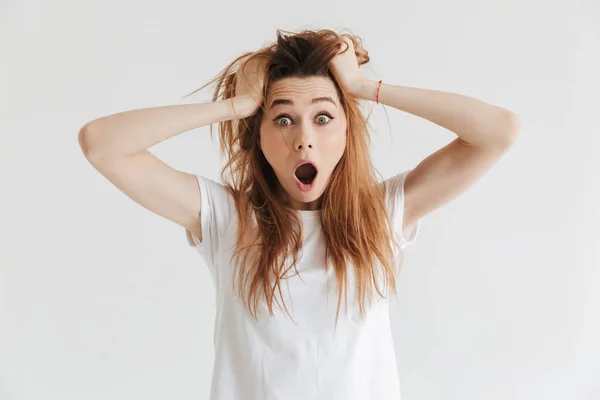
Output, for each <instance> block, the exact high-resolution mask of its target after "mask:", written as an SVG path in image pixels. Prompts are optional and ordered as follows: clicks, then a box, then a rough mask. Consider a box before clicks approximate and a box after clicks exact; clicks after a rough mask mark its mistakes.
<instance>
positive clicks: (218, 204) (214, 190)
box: [186, 175, 235, 284]
mask: <svg viewBox="0 0 600 400" xmlns="http://www.w3.org/2000/svg"><path fill="white" fill-rule="evenodd" d="M196 179H197V180H198V187H199V189H200V201H201V207H202V208H201V210H200V226H201V231H202V241H200V240H199V239H198V238H197V237H196V235H194V234H193V233H192V232H190V231H188V230H187V229H186V235H187V239H188V243H189V244H190V245H192V246H194V247H195V248H196V250H197V251H198V252H199V253H200V255H201V256H202V258H203V259H204V262H205V263H206V265H207V266H208V268H209V269H210V272H211V274H212V277H213V280H214V282H215V284H217V282H218V278H219V274H218V268H217V261H218V259H217V255H218V253H219V251H220V249H221V248H222V246H223V240H224V238H225V236H226V234H227V232H228V229H229V226H230V223H231V218H232V215H234V214H235V209H234V207H235V206H234V200H233V197H232V196H231V194H230V193H229V192H228V191H227V189H226V188H225V186H223V185H222V184H220V183H218V182H215V181H213V180H212V179H209V178H206V177H204V176H201V175H196Z"/></svg>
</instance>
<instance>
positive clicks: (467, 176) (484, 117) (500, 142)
mask: <svg viewBox="0 0 600 400" xmlns="http://www.w3.org/2000/svg"><path fill="white" fill-rule="evenodd" d="M377 85H378V82H376V81H373V80H365V81H364V82H363V84H362V85H361V86H360V89H359V90H358V91H357V96H358V97H359V98H362V99H365V100H372V101H375V95H376V93H377ZM379 102H380V103H383V104H386V105H389V106H392V107H394V108H396V109H399V110H402V111H406V112H408V113H411V114H414V115H416V116H419V117H421V118H425V119H427V120H429V121H431V122H433V123H435V124H437V125H439V126H442V127H444V128H446V129H448V130H450V131H452V132H454V133H455V134H456V135H457V136H458V137H457V138H456V139H455V140H453V141H452V142H450V143H449V144H447V145H446V146H444V147H442V148H441V149H439V150H437V151H436V152H434V153H432V154H431V155H429V156H428V157H427V158H425V159H424V160H423V161H421V162H420V163H419V164H418V165H417V166H416V167H415V168H414V169H412V170H411V171H410V172H409V174H408V175H407V177H406V181H405V187H404V193H405V203H404V204H405V208H404V222H403V229H404V228H406V227H408V226H410V225H412V224H413V223H414V222H416V221H417V220H419V219H420V218H422V217H423V216H424V215H426V214H428V213H430V212H432V211H434V210H435V209H437V208H439V207H441V206H442V205H444V204H446V203H448V202H450V201H451V200H453V199H454V198H456V197H458V196H459V195H460V194H462V193H463V192H464V191H466V190H467V189H468V188H469V187H471V186H472V185H473V184H474V183H475V182H476V181H477V180H479V178H481V177H482V176H483V175H484V174H485V173H486V172H487V171H488V170H489V169H490V168H491V167H492V166H493V165H494V164H495V163H496V162H497V161H498V160H499V159H500V157H501V156H502V155H503V154H504V153H505V152H506V151H507V150H508V149H509V148H510V146H511V145H512V143H513V142H514V141H515V139H516V137H517V134H518V130H519V118H518V117H517V116H516V115H515V114H514V113H512V112H511V111H508V110H506V109H503V108H501V107H497V106H494V105H491V104H488V103H485V102H483V101H480V100H477V99H474V98H471V97H467V96H463V95H460V94H455V93H448V92H442V91H435V90H426V89H417V88H410V87H404V86H395V85H389V84H385V83H383V84H382V85H381V88H380V91H379Z"/></svg>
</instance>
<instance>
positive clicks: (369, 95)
mask: <svg viewBox="0 0 600 400" xmlns="http://www.w3.org/2000/svg"><path fill="white" fill-rule="evenodd" d="M378 86H379V81H374V80H371V79H365V80H364V81H362V82H361V84H360V85H359V87H358V90H357V92H356V95H357V97H358V98H360V99H363V100H370V101H375V99H376V95H377V87H378Z"/></svg>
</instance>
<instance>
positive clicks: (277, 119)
mask: <svg viewBox="0 0 600 400" xmlns="http://www.w3.org/2000/svg"><path fill="white" fill-rule="evenodd" d="M321 116H326V117H327V118H329V119H330V120H332V119H335V117H332V116H331V115H329V114H328V113H325V112H322V113H320V114H319V115H318V116H317V119H318V118H320V117H321ZM284 118H285V119H289V120H290V121H291V120H292V117H290V116H289V115H287V114H281V115H278V116H276V117H275V118H273V121H276V122H275V124H276V125H278V126H281V127H286V126H290V123H287V124H285V125H282V124H280V123H279V120H280V119H284ZM328 122H329V121H327V120H326V121H325V122H324V123H319V124H317V125H327V123H328Z"/></svg>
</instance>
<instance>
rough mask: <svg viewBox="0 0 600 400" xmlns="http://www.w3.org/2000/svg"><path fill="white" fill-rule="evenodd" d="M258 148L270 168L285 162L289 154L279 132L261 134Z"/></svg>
mask: <svg viewBox="0 0 600 400" xmlns="http://www.w3.org/2000/svg"><path fill="white" fill-rule="evenodd" d="M260 146H261V149H262V152H263V154H264V155H265V158H266V159H267V161H268V162H269V164H271V166H277V165H278V161H280V160H285V158H286V157H287V155H288V152H289V149H288V147H287V144H286V143H285V141H284V140H283V137H282V136H281V134H280V133H279V132H269V131H263V132H261V134H260Z"/></svg>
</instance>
